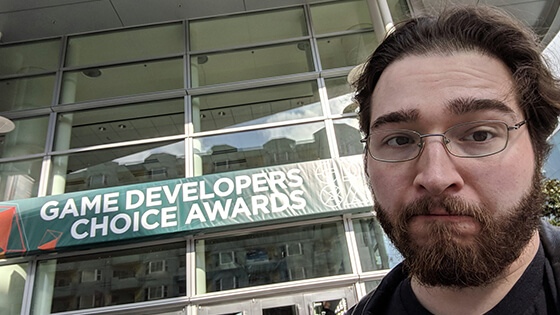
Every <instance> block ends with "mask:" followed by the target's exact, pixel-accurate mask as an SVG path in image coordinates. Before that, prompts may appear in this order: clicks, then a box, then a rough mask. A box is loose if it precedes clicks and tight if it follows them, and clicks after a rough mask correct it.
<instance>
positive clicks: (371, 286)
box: [364, 280, 381, 292]
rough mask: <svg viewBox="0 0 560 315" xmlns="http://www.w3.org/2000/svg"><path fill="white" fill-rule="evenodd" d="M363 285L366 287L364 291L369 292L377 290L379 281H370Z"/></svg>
mask: <svg viewBox="0 0 560 315" xmlns="http://www.w3.org/2000/svg"><path fill="white" fill-rule="evenodd" d="M364 283H365V285H366V291H367V292H371V291H373V290H375V289H377V287H378V286H379V284H380V283H381V280H372V281H367V282H364Z"/></svg>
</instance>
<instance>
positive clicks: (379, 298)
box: [346, 220, 560, 315]
mask: <svg viewBox="0 0 560 315" xmlns="http://www.w3.org/2000/svg"><path fill="white" fill-rule="evenodd" d="M539 234H540V238H541V243H542V245H543V249H544V253H545V257H546V259H547V260H548V262H549V263H550V266H551V269H552V275H553V278H554V280H555V285H554V286H553V287H552V288H551V291H553V292H552V293H553V295H554V297H555V298H556V301H555V304H556V309H558V310H560V300H559V296H558V292H560V228H559V227H556V226H553V225H551V224H549V223H547V222H545V221H544V220H543V221H542V223H541V226H540V228H539ZM407 277H408V274H406V273H405V272H404V271H403V269H402V264H399V265H397V266H396V267H395V268H393V269H392V270H391V271H390V272H389V273H388V274H387V275H386V276H385V277H384V278H383V281H381V284H379V286H378V287H377V288H376V289H375V290H374V291H372V292H370V293H369V294H368V295H366V296H364V297H363V298H362V299H361V300H360V301H359V302H358V304H356V305H354V306H353V307H352V308H351V309H350V310H348V312H347V313H346V314H347V315H370V314H375V313H374V310H375V311H378V312H381V313H382V314H384V313H386V310H385V308H386V307H387V306H388V303H389V302H390V301H391V297H392V295H393V293H394V292H395V290H396V288H397V287H398V285H399V284H400V283H401V282H402V281H403V280H405V279H406V278H407Z"/></svg>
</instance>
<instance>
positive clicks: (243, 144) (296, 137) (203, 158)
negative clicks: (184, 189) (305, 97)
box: [194, 122, 330, 175]
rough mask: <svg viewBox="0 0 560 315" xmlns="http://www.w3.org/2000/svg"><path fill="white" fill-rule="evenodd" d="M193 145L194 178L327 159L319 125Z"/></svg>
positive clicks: (244, 134)
mask: <svg viewBox="0 0 560 315" xmlns="http://www.w3.org/2000/svg"><path fill="white" fill-rule="evenodd" d="M194 142H195V144H194V147H195V149H197V153H196V154H197V156H198V162H195V169H197V170H198V171H199V173H198V174H197V175H202V174H212V173H220V172H227V171H236V170H243V169H248V168H256V167H264V166H267V165H280V164H289V163H297V162H304V161H312V160H317V159H321V158H329V157H330V152H329V146H328V141H327V135H326V131H325V124H324V123H322V122H321V123H312V124H304V125H296V126H287V127H277V128H268V129H262V130H254V131H245V132H239V133H232V134H225V135H217V136H208V137H201V138H196V139H194ZM196 164H198V165H196Z"/></svg>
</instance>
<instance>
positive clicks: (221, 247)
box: [196, 222, 351, 294]
mask: <svg viewBox="0 0 560 315" xmlns="http://www.w3.org/2000/svg"><path fill="white" fill-rule="evenodd" d="M196 247H197V249H196V251H197V253H204V257H203V258H202V257H201V258H200V259H198V260H197V270H198V271H197V275H204V276H201V278H197V279H196V281H197V294H202V293H206V292H215V291H223V290H229V289H236V288H244V287H252V286H256V285H264V284H272V283H280V282H287V281H294V280H303V279H312V278H318V277H326V276H335V275H341V274H347V273H351V269H350V261H349V258H348V247H347V246H346V238H345V236H344V227H343V224H342V222H333V223H324V224H315V225H311V226H302V227H293V228H286V229H282V230H278V231H267V232H260V233H253V234H249V235H243V236H228V237H224V238H220V239H207V240H199V241H197V243H196Z"/></svg>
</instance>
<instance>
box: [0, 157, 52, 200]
mask: <svg viewBox="0 0 560 315" xmlns="http://www.w3.org/2000/svg"><path fill="white" fill-rule="evenodd" d="M41 165H42V160H41V159H36V160H27V161H20V162H9V163H1V164H0V200H1V201H6V200H17V199H26V198H31V197H37V194H38V192H39V178H40V176H41Z"/></svg>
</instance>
